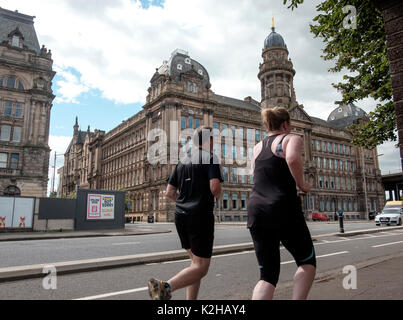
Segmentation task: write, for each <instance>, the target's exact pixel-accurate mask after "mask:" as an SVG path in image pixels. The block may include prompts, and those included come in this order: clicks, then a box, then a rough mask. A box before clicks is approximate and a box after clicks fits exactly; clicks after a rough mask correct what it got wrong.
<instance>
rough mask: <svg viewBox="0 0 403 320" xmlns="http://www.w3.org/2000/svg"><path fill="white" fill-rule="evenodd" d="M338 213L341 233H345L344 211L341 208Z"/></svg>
mask: <svg viewBox="0 0 403 320" xmlns="http://www.w3.org/2000/svg"><path fill="white" fill-rule="evenodd" d="M338 214H339V225H340V233H344V225H343V211H341V210H339V212H338Z"/></svg>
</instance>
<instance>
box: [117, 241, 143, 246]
mask: <svg viewBox="0 0 403 320" xmlns="http://www.w3.org/2000/svg"><path fill="white" fill-rule="evenodd" d="M140 243H141V242H121V243H112V245H113V246H125V245H129V244H140Z"/></svg>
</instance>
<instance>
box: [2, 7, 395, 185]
mask: <svg viewBox="0 0 403 320" xmlns="http://www.w3.org/2000/svg"><path fill="white" fill-rule="evenodd" d="M319 2H320V0H312V1H305V2H304V4H303V5H301V6H299V7H298V9H297V10H294V11H291V10H289V9H287V8H286V6H284V5H283V0H220V1H217V0H192V1H189V0H164V1H161V0H153V1H148V0H141V1H138V0H113V1H112V0H86V1H85V2H84V1H82V0H58V1H54V0H41V1H33V0H13V1H12V2H10V1H9V0H0V6H1V7H2V8H6V9H9V10H18V11H19V12H21V13H24V14H28V15H32V16H35V17H36V18H35V29H36V33H37V36H38V39H39V43H40V45H41V46H42V45H45V46H46V47H47V48H48V49H51V50H52V58H53V61H54V70H55V71H56V72H57V74H56V76H55V78H54V81H53V90H54V94H55V95H56V99H55V100H54V102H53V108H52V113H51V123H50V138H49V145H50V148H51V149H52V155H51V166H53V155H54V152H55V151H56V152H57V153H58V154H62V153H64V152H65V150H66V148H67V146H68V144H69V142H70V140H71V136H72V132H73V125H74V123H75V117H76V116H78V120H79V125H80V129H81V130H87V128H88V125H90V126H91V130H92V131H93V130H94V129H100V130H105V131H109V130H111V129H112V128H114V127H116V126H117V125H118V124H120V123H121V122H122V121H123V120H125V119H127V118H129V117H131V116H132V115H134V114H135V113H137V112H138V111H139V110H140V109H141V107H142V106H143V105H144V103H145V99H146V95H147V89H148V87H149V81H150V79H151V78H152V76H153V74H154V72H155V69H156V68H158V67H160V66H161V65H162V64H163V61H164V60H169V58H170V55H171V53H172V52H173V51H174V50H175V49H178V48H180V49H183V50H186V51H188V52H189V55H190V56H191V57H192V58H193V59H195V60H197V61H198V62H200V63H201V64H202V65H203V66H204V67H205V68H206V69H207V71H208V72H209V75H210V81H211V84H212V88H211V89H212V90H213V91H214V92H215V93H217V94H220V95H224V96H229V97H233V98H238V99H244V98H245V97H247V96H251V97H252V98H254V99H256V100H258V101H260V83H259V80H258V78H257V74H258V68H259V63H260V62H261V61H262V57H261V53H262V48H263V43H264V40H265V38H266V37H267V36H268V35H269V33H270V32H271V22H272V17H273V16H274V17H275V23H276V32H278V33H279V34H281V35H282V36H283V38H284V40H285V42H286V44H287V48H288V51H289V56H290V58H291V59H292V62H293V64H294V69H295V70H296V75H295V77H294V87H295V91H296V97H297V101H298V102H299V103H300V104H303V106H304V108H305V111H306V112H307V113H308V114H309V115H311V116H314V117H318V118H321V119H325V120H326V119H327V117H328V116H329V114H330V113H331V112H332V111H333V110H334V109H335V108H336V105H335V103H334V102H335V101H337V100H339V99H340V97H341V95H340V93H338V92H337V91H336V90H335V89H334V88H333V87H332V85H331V84H332V83H337V82H340V81H343V74H341V73H339V74H332V73H329V72H328V69H329V68H330V67H332V66H333V63H332V62H329V61H326V62H325V61H324V60H323V59H321V58H320V56H321V54H322V51H321V50H322V49H323V43H322V41H321V40H320V39H315V38H314V37H313V35H312V34H311V33H310V28H309V23H312V18H313V17H315V16H316V15H317V12H316V9H315V8H316V5H317V4H318V3H319ZM356 105H357V106H358V107H360V108H362V109H363V110H364V111H366V112H370V111H373V110H374V108H375V106H376V101H373V100H372V99H365V100H363V101H359V102H357V103H356ZM395 144H396V142H388V143H386V144H384V145H382V146H380V147H379V148H378V152H379V154H383V156H380V157H379V160H380V166H381V170H382V171H383V172H385V173H386V172H388V171H396V170H399V169H400V156H399V151H398V149H396V148H395V147H394V145H395ZM62 165H63V157H58V159H57V163H56V166H57V167H60V166H62ZM49 185H50V183H49Z"/></svg>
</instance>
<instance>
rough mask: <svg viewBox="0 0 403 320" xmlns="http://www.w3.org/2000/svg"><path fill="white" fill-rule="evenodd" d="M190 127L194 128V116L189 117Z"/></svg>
mask: <svg viewBox="0 0 403 320" xmlns="http://www.w3.org/2000/svg"><path fill="white" fill-rule="evenodd" d="M188 128H190V129H193V117H189V123H188Z"/></svg>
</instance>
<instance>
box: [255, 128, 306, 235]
mask: <svg viewBox="0 0 403 320" xmlns="http://www.w3.org/2000/svg"><path fill="white" fill-rule="evenodd" d="M277 136H278V135H275V136H267V137H266V138H265V139H264V140H263V141H262V144H263V145H262V151H261V152H260V154H259V156H258V157H257V158H256V159H255V170H254V187H253V190H252V193H251V195H250V197H249V200H248V227H249V228H250V227H252V226H254V225H259V224H261V223H264V224H267V223H270V224H273V223H276V222H278V221H282V220H284V219H287V218H291V217H292V216H295V215H296V214H297V213H296V212H295V211H300V212H301V209H300V207H301V203H300V200H299V198H298V196H297V187H296V183H295V180H294V178H293V176H292V175H291V172H290V169H289V168H288V164H287V162H286V161H285V159H284V158H280V157H277V156H275V155H274V154H273V152H272V151H271V147H272V144H273V141H274V139H275V138H276V137H277ZM284 137H285V136H284ZM283 139H284V138H283ZM281 142H282V141H281ZM281 142H280V143H281Z"/></svg>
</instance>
